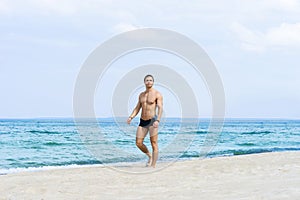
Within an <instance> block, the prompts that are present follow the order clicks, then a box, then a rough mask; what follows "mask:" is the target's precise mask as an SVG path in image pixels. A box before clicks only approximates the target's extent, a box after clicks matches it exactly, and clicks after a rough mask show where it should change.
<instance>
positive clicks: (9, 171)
mask: <svg viewBox="0 0 300 200" xmlns="http://www.w3.org/2000/svg"><path fill="white" fill-rule="evenodd" d="M284 152H300V150H287V151H264V152H258V153H256V152H255V153H248V154H234V155H229V154H228V155H227V154H224V155H214V156H206V157H201V158H200V157H199V158H198V157H189V158H177V159H170V160H163V161H159V162H158V164H160V166H163V168H164V167H165V166H166V165H167V166H169V165H172V164H174V163H180V162H186V161H198V160H207V159H216V158H223V157H225V158H226V157H236V156H246V155H259V154H265V153H284ZM143 162H146V160H145V161H144V160H143V159H141V161H135V162H116V163H104V164H83V165H79V164H70V165H50V166H38V167H27V168H26V167H18V168H2V169H1V168H0V176H4V175H9V174H19V173H24V172H42V171H50V170H63V169H66V170H67V169H74V168H75V169H76V168H90V167H91V168H94V167H106V168H122V167H131V166H141V167H142V166H143Z"/></svg>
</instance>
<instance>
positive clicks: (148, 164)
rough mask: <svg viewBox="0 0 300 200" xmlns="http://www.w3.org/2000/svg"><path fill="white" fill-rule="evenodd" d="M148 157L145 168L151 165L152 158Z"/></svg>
mask: <svg viewBox="0 0 300 200" xmlns="http://www.w3.org/2000/svg"><path fill="white" fill-rule="evenodd" d="M148 157H149V160H148V162H147V164H146V167H150V166H151V164H152V156H148Z"/></svg>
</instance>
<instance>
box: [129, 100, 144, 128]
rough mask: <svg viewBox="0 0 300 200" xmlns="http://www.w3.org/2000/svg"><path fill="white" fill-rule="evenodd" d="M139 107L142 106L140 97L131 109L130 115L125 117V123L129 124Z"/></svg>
mask: <svg viewBox="0 0 300 200" xmlns="http://www.w3.org/2000/svg"><path fill="white" fill-rule="evenodd" d="M141 107H142V105H141V102H140V98H139V101H138V103H137V104H136V106H135V108H134V109H133V111H132V113H131V115H130V116H129V117H128V119H127V124H130V122H131V120H132V119H133V118H134V117H135V116H136V115H137V114H138V113H139V111H140V109H141Z"/></svg>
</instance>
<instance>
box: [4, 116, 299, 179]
mask: <svg viewBox="0 0 300 200" xmlns="http://www.w3.org/2000/svg"><path fill="white" fill-rule="evenodd" d="M209 124H210V121H209V120H208V119H199V120H196V119H189V120H184V121H182V120H180V119H164V120H163V121H162V122H161V125H160V129H159V160H158V162H160V161H161V162H164V161H172V160H183V159H193V158H199V157H217V156H235V155H242V154H251V153H262V152H275V151H299V150H300V120H271V119H265V120H262V119H251V120H248V119H226V120H225V123H224V126H223V129H222V132H221V133H220V134H219V135H214V137H213V138H211V137H208V136H209V134H210V133H209V132H208V127H209ZM137 125H138V121H137V119H134V120H133V122H132V124H131V125H127V124H126V123H125V119H124V120H117V121H115V120H114V119H98V123H97V124H93V123H90V122H81V123H77V124H75V122H74V121H73V119H0V147H1V148H0V174H5V173H13V172H18V171H25V170H35V169H48V168H56V167H73V166H78V165H95V164H115V163H128V162H144V161H145V160H146V157H145V156H144V155H143V153H142V152H140V151H139V150H138V149H137V147H136V146H135V131H136V127H137ZM209 138H210V142H207V140H208V139H209ZM145 144H146V145H147V146H148V148H149V149H151V144H150V142H149V135H147V137H146V138H145ZM204 149H208V150H209V152H206V151H204Z"/></svg>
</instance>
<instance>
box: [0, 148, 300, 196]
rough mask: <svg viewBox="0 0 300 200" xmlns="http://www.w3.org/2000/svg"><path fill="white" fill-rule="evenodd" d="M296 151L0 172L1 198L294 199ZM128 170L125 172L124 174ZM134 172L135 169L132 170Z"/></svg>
mask: <svg viewBox="0 0 300 200" xmlns="http://www.w3.org/2000/svg"><path fill="white" fill-rule="evenodd" d="M299 157H300V151H287V152H271V153H260V154H248V155H238V156H225V157H214V158H205V159H195V160H186V161H176V162H173V163H171V164H170V163H161V162H159V163H158V168H157V169H149V168H146V167H144V163H143V164H141V163H137V164H133V165H130V164H129V165H119V166H114V168H111V167H107V166H87V167H84V166H83V167H82V166H79V167H78V168H77V167H74V168H66V169H50V170H43V171H34V172H20V173H12V174H7V175H2V176H0V193H1V197H0V199H153V198H158V199H161V198H162V199H174V198H176V199H199V198H201V199H296V197H299V196H300V191H299V190H298V186H299V185H300V159H299ZM128 172H129V173H128ZM132 172H134V173H132Z"/></svg>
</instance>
